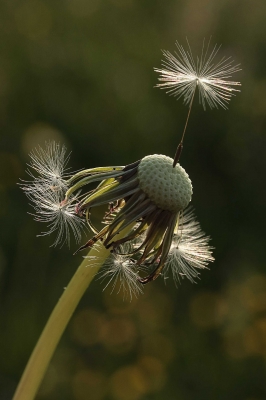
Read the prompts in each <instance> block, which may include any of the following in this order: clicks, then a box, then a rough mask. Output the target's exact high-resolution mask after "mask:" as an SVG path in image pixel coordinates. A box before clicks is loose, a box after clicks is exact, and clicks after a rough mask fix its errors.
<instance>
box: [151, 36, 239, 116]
mask: <svg viewBox="0 0 266 400" xmlns="http://www.w3.org/2000/svg"><path fill="white" fill-rule="evenodd" d="M209 45H210V42H209V44H208V45H207V47H206V50H205V45H204V42H203V47H202V52H201V56H200V57H197V58H196V60H195V59H194V57H193V55H192V51H191V48H190V46H189V44H188V50H187V51H186V50H185V49H184V47H183V46H182V45H180V44H179V43H178V42H176V47H177V51H176V52H175V55H173V54H171V53H170V52H169V51H167V50H163V55H164V57H165V60H164V61H163V62H162V66H163V68H162V69H158V68H155V69H154V70H155V71H156V72H158V73H159V74H160V76H159V81H160V82H162V83H158V84H157V85H156V86H157V87H159V88H162V89H166V90H167V93H170V94H172V95H174V96H176V97H177V98H178V99H179V98H181V97H183V99H184V103H185V104H190V102H191V100H192V99H193V96H194V93H195V90H196V88H197V87H198V89H199V101H200V103H201V104H202V105H203V108H204V109H206V104H208V105H209V107H210V108H214V107H216V108H218V106H221V107H223V108H227V103H228V102H229V101H230V100H231V98H232V96H233V95H234V92H239V91H240V90H239V89H236V88H235V86H240V85H241V84H240V82H235V81H231V80H230V78H231V77H232V74H234V73H235V72H238V71H240V67H239V64H237V65H234V61H233V60H232V58H231V57H228V58H225V57H223V58H221V59H220V61H218V62H217V63H214V59H215V57H216V56H217V53H218V51H219V49H220V47H221V46H217V45H215V46H214V48H213V50H212V51H210V52H209ZM208 53H209V54H208Z"/></svg>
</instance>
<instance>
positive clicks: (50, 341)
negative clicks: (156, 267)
mask: <svg viewBox="0 0 266 400" xmlns="http://www.w3.org/2000/svg"><path fill="white" fill-rule="evenodd" d="M131 228H132V225H131V226H130V227H129V228H127V229H126V231H128V230H130V229H131ZM124 235H125V231H123V232H121V234H120V235H118V236H124ZM109 254H110V250H107V249H106V248H105V247H104V246H103V244H102V243H101V242H100V243H99V244H98V246H97V247H95V246H94V247H93V248H92V249H91V250H90V251H89V253H88V256H89V257H90V259H91V264H92V265H90V261H88V259H86V258H85V259H84V260H83V261H82V263H81V264H80V266H79V268H78V269H77V271H76V272H75V274H74V276H73V277H72V279H71V281H70V282H69V284H68V286H67V287H66V289H65V291H64V293H63V294H62V296H61V297H60V299H59V300H58V303H57V304H56V306H55V308H54V310H53V312H52V314H51V316H50V318H49V319H48V321H47V323H46V325H45V328H44V330H43V332H42V334H41V336H40V338H39V340H38V342H37V344H36V346H35V349H34V350H33V352H32V354H31V357H30V359H29V361H28V364H27V366H26V368H25V370H24V373H23V375H22V377H21V380H20V382H19V385H18V387H17V390H16V392H15V394H14V397H13V400H32V399H34V397H35V395H36V393H37V391H38V389H39V386H40V383H41V382H42V379H43V376H44V374H45V372H46V369H47V367H48V365H49V362H50V360H51V358H52V356H53V354H54V351H55V349H56V347H57V345H58V342H59V340H60V338H61V336H62V334H63V332H64V330H65V328H66V326H67V324H68V322H69V320H70V318H71V317H72V315H73V312H74V311H75V309H76V307H77V305H78V303H79V301H80V299H81V297H82V296H83V294H84V292H85V291H86V289H87V288H88V286H89V284H90V283H91V281H92V279H93V278H94V276H95V275H96V273H97V272H98V270H99V268H100V267H101V266H102V264H103V263H104V261H105V260H106V258H107V257H108V256H109Z"/></svg>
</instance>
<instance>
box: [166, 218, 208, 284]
mask: <svg viewBox="0 0 266 400" xmlns="http://www.w3.org/2000/svg"><path fill="white" fill-rule="evenodd" d="M209 240H210V238H209V237H208V236H206V235H205V234H204V232H202V230H201V228H200V225H199V223H198V222H197V221H196V219H195V216H194V213H193V212H192V211H187V212H185V213H184V216H183V222H181V223H180V225H179V227H178V229H177V231H176V233H175V234H174V236H173V241H172V244H171V247H170V250H169V254H168V256H167V260H166V263H165V268H164V270H163V276H164V278H165V279H166V278H168V277H169V273H170V272H171V273H172V275H173V279H174V281H175V283H176V284H178V283H180V279H182V278H184V277H186V278H188V279H189V280H190V281H191V282H194V281H195V279H196V278H198V277H199V270H200V269H204V268H207V265H208V264H209V263H210V262H213V261H214V258H213V256H212V250H213V247H211V246H209Z"/></svg>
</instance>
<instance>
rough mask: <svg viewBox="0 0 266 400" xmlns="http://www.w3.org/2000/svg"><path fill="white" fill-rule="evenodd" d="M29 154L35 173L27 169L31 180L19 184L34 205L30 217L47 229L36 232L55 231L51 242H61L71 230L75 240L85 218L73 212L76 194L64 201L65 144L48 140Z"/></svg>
mask: <svg viewBox="0 0 266 400" xmlns="http://www.w3.org/2000/svg"><path fill="white" fill-rule="evenodd" d="M30 157H31V163H30V164H29V166H30V168H31V169H33V171H34V172H35V173H34V172H33V171H32V170H28V171H27V172H28V173H29V175H30V176H31V177H32V178H33V180H32V181H23V183H22V184H20V186H21V188H22V190H23V191H24V192H25V194H26V195H27V197H28V198H29V200H30V203H31V205H32V206H33V208H34V213H33V216H34V219H35V220H36V221H38V222H42V223H45V224H46V225H47V231H46V232H43V233H42V234H41V235H40V236H44V235H50V234H52V233H53V232H56V234H57V235H56V238H55V241H54V243H53V246H56V245H58V244H59V243H62V244H63V243H65V242H66V243H68V245H69V244H70V233H71V232H72V233H73V235H74V238H75V240H76V241H77V242H79V241H80V240H81V233H82V231H83V229H84V228H85V221H83V220H82V219H81V218H80V217H79V216H78V215H77V214H76V212H75V208H76V203H77V199H76V196H70V198H69V199H68V201H67V202H65V201H64V198H65V192H66V190H67V187H68V185H67V181H66V180H65V177H66V176H67V174H66V164H67V160H68V156H66V148H65V147H64V146H63V147H60V145H58V144H55V143H48V144H47V145H46V148H45V149H42V148H38V149H37V150H36V151H34V152H32V153H31V154H30ZM36 172H37V176H36Z"/></svg>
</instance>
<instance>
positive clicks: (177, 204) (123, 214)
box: [22, 145, 211, 295]
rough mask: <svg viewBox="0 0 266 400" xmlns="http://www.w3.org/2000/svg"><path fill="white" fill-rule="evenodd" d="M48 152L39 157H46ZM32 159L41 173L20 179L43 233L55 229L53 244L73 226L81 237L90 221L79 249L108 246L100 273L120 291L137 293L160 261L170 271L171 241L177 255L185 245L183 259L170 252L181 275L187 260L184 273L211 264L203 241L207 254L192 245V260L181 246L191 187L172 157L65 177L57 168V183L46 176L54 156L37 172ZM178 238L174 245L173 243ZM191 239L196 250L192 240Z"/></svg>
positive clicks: (158, 271)
mask: <svg viewBox="0 0 266 400" xmlns="http://www.w3.org/2000/svg"><path fill="white" fill-rule="evenodd" d="M48 146H49V145H48ZM53 148H54V149H57V148H56V147H53ZM50 150H51V149H49V151H50ZM49 151H48V150H46V152H45V151H44V152H41V153H40V152H39V154H48V153H49ZM36 157H37V156H36V154H35V156H34V162H33V163H32V164H31V166H32V168H33V169H34V170H37V171H38V172H39V176H37V177H35V175H33V173H31V176H34V180H33V182H24V183H23V184H22V188H23V190H24V191H25V192H26V194H27V196H28V197H29V199H30V200H31V202H32V203H33V205H34V208H35V219H37V220H39V221H42V222H47V223H48V227H49V230H48V232H47V233H46V234H50V233H51V232H53V231H55V230H56V229H58V235H57V238H56V241H55V244H58V242H59V241H65V240H66V238H67V240H68V239H69V234H70V231H71V230H72V231H73V232H74V235H75V237H76V239H77V240H79V239H80V236H81V231H82V228H83V227H84V226H85V225H88V226H89V227H90V228H91V230H92V231H93V233H94V236H93V237H91V238H90V239H89V240H88V241H87V243H85V244H84V245H83V246H81V247H80V248H79V250H82V249H85V248H87V247H92V246H97V242H98V241H99V240H100V241H101V242H102V244H103V245H104V246H105V247H106V248H107V249H110V251H111V256H110V257H109V260H108V262H107V263H106V265H105V267H104V268H103V271H102V272H101V276H102V277H103V278H108V279H109V283H108V284H111V285H114V286H115V287H117V286H118V287H119V288H120V289H119V290H123V291H125V290H126V289H127V290H128V292H129V294H130V295H132V294H137V293H139V292H140V291H141V289H140V286H139V284H145V283H148V282H150V281H152V280H155V279H156V278H157V277H158V276H159V275H160V274H162V273H163V270H164V267H165V266H166V271H169V269H171V268H172V267H171V266H172V265H173V264H174V261H173V260H174V258H173V256H172V255H173V254H174V250H173V245H174V246H176V248H177V247H178V251H179V253H180V251H181V249H182V245H183V249H184V250H183V252H181V253H182V254H181V253H180V254H181V256H180V257H179V258H178V257H177V256H175V260H176V262H177V263H178V264H180V267H176V268H177V270H178V271H179V270H180V271H183V273H185V267H184V265H185V266H186V268H187V271H188V272H187V275H188V276H189V273H191V274H192V273H193V272H191V271H192V270H193V271H194V269H195V268H202V265H203V264H204V265H205V264H207V262H209V261H211V256H210V255H209V248H208V245H207V243H208V239H205V241H203V245H202V248H203V249H205V253H204V251H203V252H201V253H200V255H199V256H197V254H196V253H197V249H196V247H195V255H194V256H193V257H194V258H193V257H192V256H191V257H190V258H189V257H186V254H189V251H188V250H187V249H188V246H186V247H185V248H184V243H189V241H190V240H192V241H193V240H194V239H193V238H192V239H191V232H192V233H193V235H194V233H195V231H194V230H192V231H191V230H189V231H188V230H187V227H186V226H187V225H186V224H184V218H183V212H184V209H185V208H186V207H187V205H188V204H189V202H190V200H191V196H192V184H191V181H190V179H189V177H188V175H187V173H186V172H185V170H184V169H183V168H182V167H181V166H180V165H179V164H177V165H176V166H175V167H174V168H173V160H172V159H171V158H169V157H167V156H164V155H158V154H154V155H150V156H147V157H144V158H143V159H142V160H140V161H137V162H135V163H133V164H129V165H127V166H126V167H122V166H114V167H100V168H93V169H87V170H82V171H79V172H77V173H75V174H73V175H70V174H68V176H67V179H66V178H65V175H64V171H63V170H61V171H60V174H58V176H57V178H56V179H57V185H55V184H51V179H50V176H53V168H52V167H51V166H52V165H53V163H52V161H51V160H53V157H51V160H50V159H49V158H47V160H46V162H47V164H48V165H47V168H42V170H41V171H42V173H40V171H39V170H38V168H35V166H36V165H39V162H38V159H37V158H36ZM50 167H51V168H50ZM43 171H46V172H43ZM53 179H54V178H53ZM52 181H53V180H52ZM95 182H99V184H98V186H97V187H96V188H95V189H91V188H90V187H89V186H90V184H92V183H95ZM88 187H89V188H88ZM103 204H106V205H108V211H107V212H106V213H105V215H104V217H103V223H104V226H103V227H102V229H100V230H97V229H96V228H95V227H94V226H93V225H92V223H91V219H90V215H91V211H92V209H93V208H94V207H98V206H101V205H103ZM126 228H127V233H125V234H124V235H123V236H122V238H120V239H118V238H117V235H118V234H119V233H120V232H122V231H124V229H126ZM182 229H183V231H182ZM182 232H183V233H182ZM197 232H198V231H197ZM177 240H178V241H179V242H180V245H178V246H177V244H176V243H177ZM184 240H185V241H184ZM196 244H197V246H198V248H199V249H201V247H200V245H199V244H198V242H197V243H196ZM184 254H185V255H184ZM169 257H170V258H169ZM171 260H172V261H171ZM184 260H185V261H184ZM184 263H185V264H184ZM190 264H191V268H192V270H190ZM178 268H179V269H178ZM147 270H148V271H149V273H148V275H147V276H144V277H143V276H142V275H143V271H147ZM189 271H190V272H189ZM173 274H175V273H174V272H173ZM108 284H107V285H108ZM114 286H113V287H114Z"/></svg>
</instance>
